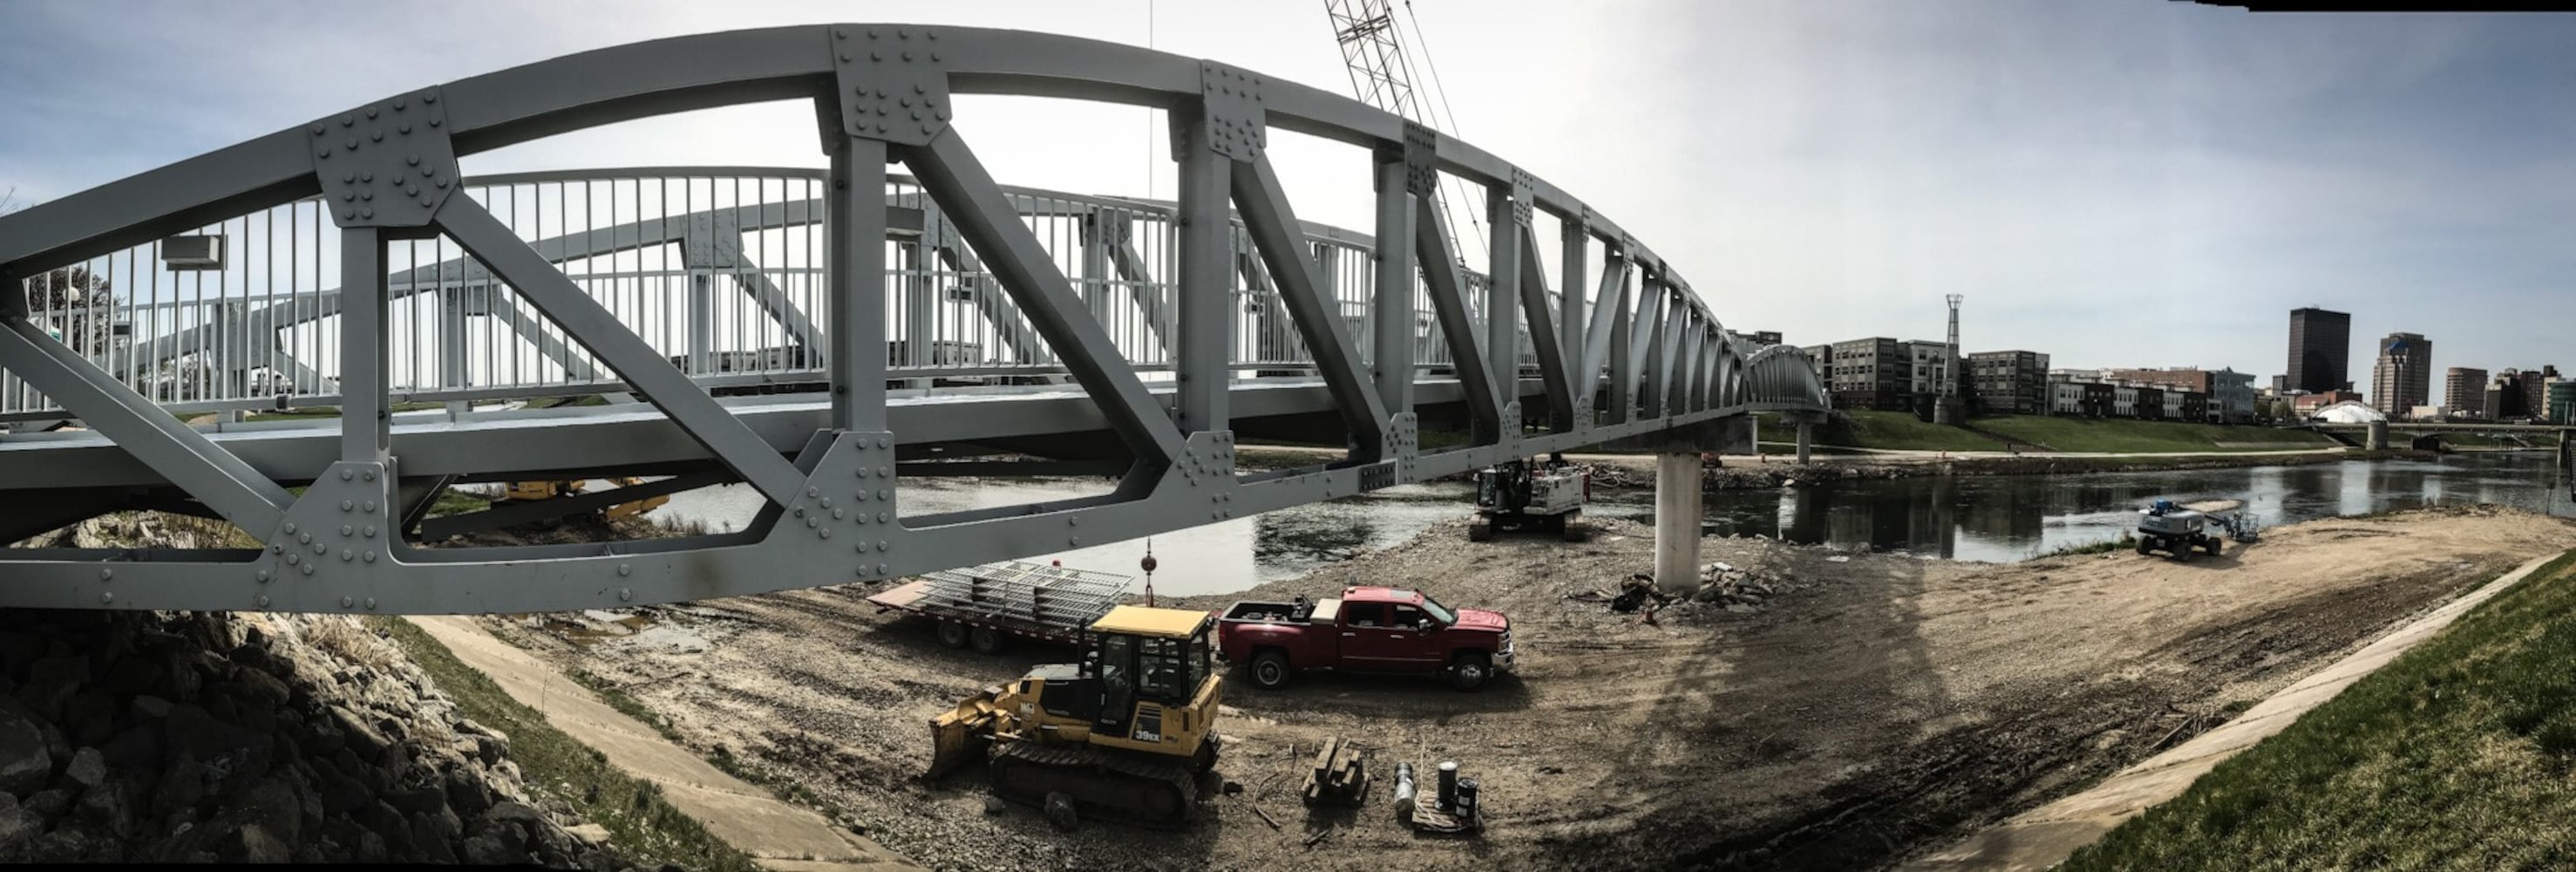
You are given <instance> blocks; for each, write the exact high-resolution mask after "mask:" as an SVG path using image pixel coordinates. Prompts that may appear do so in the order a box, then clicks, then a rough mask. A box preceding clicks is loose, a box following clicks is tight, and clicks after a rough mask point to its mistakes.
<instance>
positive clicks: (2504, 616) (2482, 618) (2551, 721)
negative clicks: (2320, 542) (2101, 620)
mask: <svg viewBox="0 0 2576 872" xmlns="http://www.w3.org/2000/svg"><path fill="white" fill-rule="evenodd" d="M2571 662H2576V552H2570V553H2569V554H2566V555H2562V556H2560V557H2559V558H2558V559H2557V560H2555V561H2552V562H2550V563H2549V564H2548V565H2546V566H2544V567H2542V568H2540V569H2539V570H2536V571H2534V572H2533V574H2532V577H2530V578H2528V579H2525V580H2524V581H2523V582H2522V583H2521V584H2518V585H2515V586H2514V588H2513V589H2512V590H2508V591H2505V592H2504V593H2502V594H2498V595H2497V596H2496V597H2495V599H2493V600H2490V601H2488V602H2487V603H2485V604H2484V605H2481V606H2479V607H2478V608H2477V609H2475V610H2473V611H2471V612H2470V613H2469V614H2467V615H2463V616H2461V618H2460V619H2459V621H2458V622H2457V623H2454V624H2452V625H2451V626H2450V627H2449V628H2448V629H2446V630H2444V631H2443V632H2442V633H2441V634H2440V635H2438V636H2435V637H2434V638H2432V639H2430V640H2427V641H2425V642H2424V643H2423V644H2421V645H2418V646H2416V648H2415V649H2414V650H2412V651H2409V652H2407V653H2406V654H2405V655H2403V656H2401V657H2399V658H2397V660H2396V661H2394V662H2392V663H2390V664H2389V665H2388V666H2386V667H2384V668H2382V669H2380V670H2379V671H2378V672H2375V673H2372V674H2371V675H2368V676H2365V677H2363V678H2362V679H2361V680H2360V681H2358V682H2355V683H2354V684H2353V685H2352V686H2351V687H2349V688H2346V689H2345V690H2344V691H2343V693H2342V694H2340V695H2338V696H2336V697H2335V698H2334V699H2332V700H2328V701H2327V702H2326V703H2325V704H2324V705H2321V706H2318V707H2317V708H2316V709H2315V710H2313V711H2310V712H2309V713H2308V714H2307V715H2305V716H2303V717H2301V718H2299V719H2298V721H2297V722H2296V723H2293V724H2291V725H2290V727H2289V728H2288V729H2286V730H2283V731H2282V732H2281V733H2280V734H2279V735H2276V736H2274V737H2272V738H2270V739H2267V740H2265V741H2264V742H2263V743H2262V744H2259V745H2256V746H2254V747H2253V748H2251V749H2248V750H2247V751H2246V752H2245V753H2243V754H2240V755H2237V756H2236V757H2235V758H2233V759H2230V760H2228V761H2227V762H2224V763H2220V764H2219V765H2218V767H2217V768H2216V769H2214V770H2212V771H2211V772H2210V773H2209V774H2207V775H2204V776H2201V778H2200V780H2199V781H2197V782H2195V783H2193V785H2192V787H2191V789H2190V790H2189V791H2188V792H2185V793H2184V794H2183V795H2182V796H2180V797H2176V798H2175V799H2174V800H2172V801H2170V802H2167V803H2165V804H2163V805H2159V806H2157V807H2155V808H2153V809H2150V810H2148V811H2147V813H2146V814H2144V815H2142V816H2139V817H2137V818H2134V819H2132V820H2130V821H2129V822H2128V823H2126V824H2124V825H2122V826H2121V827H2120V828H2118V829H2115V830H2113V831H2111V833H2110V835H2108V836H2106V837H2104V838H2103V839H2102V841H2100V842H2098V843H2096V844H2094V845H2092V846H2090V847H2087V848H2085V849H2083V850H2081V851H2078V852H2076V854H2075V856H2074V857H2073V858H2071V859H2069V860H2068V861H2067V863H2066V865H2064V866H2062V867H2060V868H2063V869H2068V870H2093V869H2160V870H2188V869H2212V870H2217V869H2226V870H2236V869H2353V868H2374V867H2388V868H2408V869H2412V868H2445V869H2557V868H2566V867H2568V866H2570V865H2576V828H2572V827H2569V826H2568V825H2567V823H2566V822H2567V821H2568V820H2569V819H2570V818H2571V817H2576V670H2570V669H2568V668H2567V664H2569V663H2571Z"/></svg>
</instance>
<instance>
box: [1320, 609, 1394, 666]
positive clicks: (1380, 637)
mask: <svg viewBox="0 0 2576 872" xmlns="http://www.w3.org/2000/svg"><path fill="white" fill-rule="evenodd" d="M1388 620H1389V618H1388V617H1387V608H1386V604H1385V603H1354V602H1344V603H1342V615H1341V623H1340V626H1339V628H1338V629H1339V631H1340V633H1341V644H1342V665H1344V666H1349V667H1352V668H1355V669H1384V668H1386V667H1388V666H1392V665H1396V664H1399V663H1401V662H1403V661H1402V657H1403V653H1402V650H1401V649H1399V648H1398V647H1396V645H1397V641H1396V640H1395V639H1394V636H1395V635H1397V634H1396V633H1395V632H1394V631H1393V628H1391V627H1388V626H1387V621H1388ZM1405 635H1411V634H1409V633H1408V634H1405Z"/></svg>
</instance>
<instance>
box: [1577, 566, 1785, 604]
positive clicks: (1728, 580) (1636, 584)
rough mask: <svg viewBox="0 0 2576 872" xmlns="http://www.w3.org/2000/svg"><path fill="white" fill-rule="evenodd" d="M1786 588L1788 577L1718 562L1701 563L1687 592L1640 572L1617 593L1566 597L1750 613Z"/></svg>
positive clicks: (1595, 591) (1584, 592)
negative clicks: (1694, 605)
mask: <svg viewBox="0 0 2576 872" xmlns="http://www.w3.org/2000/svg"><path fill="white" fill-rule="evenodd" d="M1786 589H1787V580H1786V579H1783V578H1779V577H1776V576H1773V575H1770V574H1768V573H1764V572H1759V571H1756V570H1751V569H1743V568H1738V567H1736V566H1733V565H1731V564H1728V563H1724V562H1718V563H1711V564H1709V565H1707V566H1703V567H1700V571H1699V586H1698V587H1697V588H1695V589H1693V590H1692V591H1691V592H1690V593H1689V594H1688V595H1675V594H1668V593H1664V592H1663V590H1662V589H1661V588H1659V587H1658V586H1657V585H1656V584H1655V579H1654V576H1651V575H1646V574H1644V573H1638V574H1635V575H1630V576H1628V578H1627V580H1625V581H1622V582H1620V583H1619V592H1618V593H1616V594H1612V593H1610V592H1609V591H1606V590H1602V589H1598V588H1595V589H1591V590H1579V591H1575V592H1573V593H1569V594H1567V595H1566V599H1570V600H1580V601H1586V602H1607V603H1609V604H1610V610H1611V611H1614V612H1619V613H1622V614H1625V613H1630V612H1636V611H1640V610H1643V611H1646V612H1649V613H1651V612H1655V611H1660V610H1662V609H1663V608H1664V607H1666V606H1670V605H1673V604H1675V603H1685V602H1686V603H1704V604H1706V605H1708V606H1711V607H1714V608H1722V609H1725V610H1726V611H1729V612H1733V613H1736V614H1750V613H1753V612H1758V611H1761V610H1762V609H1763V608H1764V607H1765V605H1767V604H1768V603H1769V602H1770V601H1771V600H1772V599H1773V598H1774V597H1777V596H1778V595H1779V594H1780V593H1781V592H1782V591H1784V590H1786Z"/></svg>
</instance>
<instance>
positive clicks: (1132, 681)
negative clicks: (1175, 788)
mask: <svg viewBox="0 0 2576 872" xmlns="http://www.w3.org/2000/svg"><path fill="white" fill-rule="evenodd" d="M1215 625H1216V619H1215V618H1213V617H1211V616H1209V615H1208V614H1206V613H1204V612H1191V611H1181V610H1177V609H1152V608H1142V607H1138V606H1119V607H1117V608H1115V609H1111V610H1109V614H1106V615H1102V616H1101V618H1100V620H1099V621H1096V622H1094V623H1093V624H1092V625H1091V630H1092V632H1093V634H1095V635H1094V638H1095V639H1096V640H1097V641H1096V643H1095V644H1094V645H1093V646H1092V649H1091V653H1090V656H1088V657H1086V658H1085V661H1084V664H1083V665H1084V667H1085V669H1086V671H1087V672H1089V673H1090V675H1088V676H1085V677H1090V678H1096V679H1097V680H1098V681H1099V683H1100V684H1099V686H1100V709H1099V712H1098V714H1097V715H1096V716H1095V717H1094V719H1093V722H1092V732H1093V733H1094V734H1097V735H1102V736H1120V737H1126V738H1128V739H1132V740H1134V741H1139V742H1160V741H1162V740H1163V733H1165V732H1166V727H1165V725H1164V724H1162V723H1161V721H1162V720H1163V718H1162V713H1163V712H1165V711H1169V710H1174V709H1182V708H1187V707H1188V706H1190V705H1191V704H1192V703H1193V702H1194V701H1196V700H1197V699H1198V698H1199V697H1200V695H1201V692H1202V691H1203V690H1204V689H1206V687H1207V685H1208V684H1209V683H1210V682H1212V681H1215V680H1217V679H1216V670H1215V668H1214V663H1213V660H1212V659H1211V658H1212V657H1213V656H1214V652H1213V647H1214V646H1213V645H1212V644H1211V642H1210V639H1209V636H1210V635H1211V634H1212V632H1213V630H1214V628H1215ZM1147 721H1152V723H1148V722H1147Z"/></svg>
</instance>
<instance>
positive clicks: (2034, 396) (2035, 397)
mask: <svg viewBox="0 0 2576 872" xmlns="http://www.w3.org/2000/svg"><path fill="white" fill-rule="evenodd" d="M1968 395H1969V401H1970V403H1971V407H1972V408H1973V409H1975V410H1976V411H1977V412H1978V413H1979V414H1986V415H2044V414H2049V413H2051V412H2053V411H2055V406H2056V398H2055V396H2054V395H2053V391H2052V390H2051V389H2050V387H2049V379H2048V355H2045V354H2041V353H2039V352H2036V351H1980V352H1977V353H1975V354H1971V355H1968Z"/></svg>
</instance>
